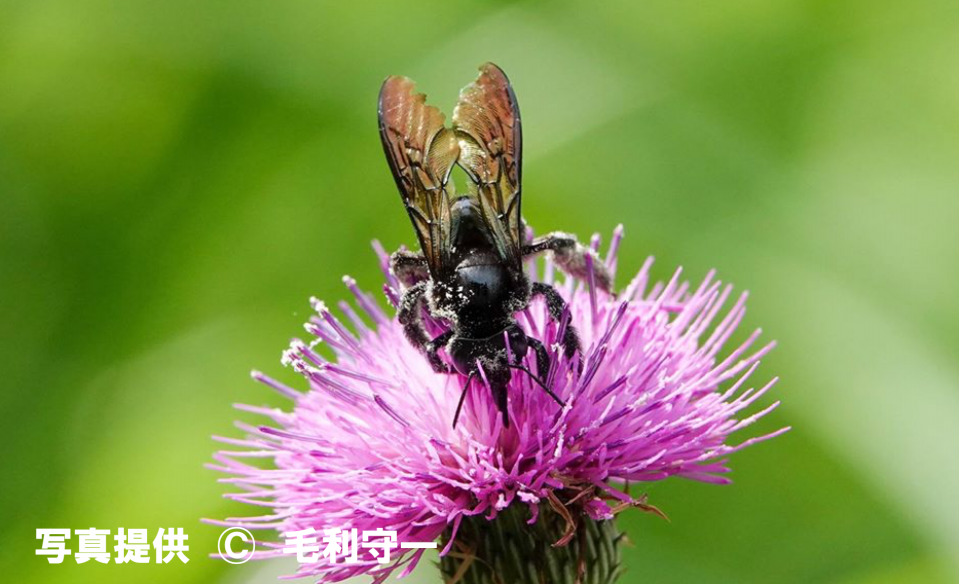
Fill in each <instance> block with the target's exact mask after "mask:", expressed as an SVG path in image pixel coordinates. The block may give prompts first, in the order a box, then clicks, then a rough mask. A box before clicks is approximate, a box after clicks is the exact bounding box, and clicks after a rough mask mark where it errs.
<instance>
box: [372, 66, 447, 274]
mask: <svg viewBox="0 0 959 584" xmlns="http://www.w3.org/2000/svg"><path fill="white" fill-rule="evenodd" d="M378 111H379V124H380V138H381V139H382V141H383V151H384V152H385V153H386V159H387V161H388V162H389V164H390V170H392V171H393V178H394V179H395V180H396V186H397V188H398V189H399V191H400V196H402V198H403V203H404V204H405V205H406V211H407V213H409V215H410V219H411V220H412V222H413V228H414V229H415V230H416V235H417V237H418V238H419V242H420V247H421V249H422V250H423V255H424V256H425V257H426V261H427V263H428V264H429V268H430V274H431V276H433V278H434V279H437V278H441V277H442V274H444V273H445V272H446V271H448V270H450V269H452V268H453V266H451V265H450V260H449V257H450V193H449V192H447V184H448V183H449V177H450V171H451V170H452V168H453V164H455V163H456V160H457V158H458V157H459V145H458V143H457V140H456V136H455V134H454V133H453V131H452V130H450V129H449V128H446V127H445V125H444V123H445V117H444V116H443V114H442V113H441V112H440V111H439V110H438V109H436V108H435V107H433V106H430V105H426V96H425V95H424V94H422V93H416V92H415V84H414V83H413V81H411V80H410V79H407V78H406V77H388V78H387V79H386V81H384V82H383V87H382V89H381V90H380V98H379V108H378ZM450 188H452V185H450Z"/></svg>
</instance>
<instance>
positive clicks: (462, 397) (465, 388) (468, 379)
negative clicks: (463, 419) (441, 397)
mask: <svg viewBox="0 0 959 584" xmlns="http://www.w3.org/2000/svg"><path fill="white" fill-rule="evenodd" d="M474 374H475V372H474V371H470V374H469V375H467V376H466V385H464V386H463V393H461V394H460V401H459V403H458V404H456V414H455V415H454V416H453V429H454V430H455V429H456V422H457V420H459V419H460V410H462V409H463V401H464V400H465V399H466V392H467V391H468V390H469V388H470V382H471V381H473V375H474Z"/></svg>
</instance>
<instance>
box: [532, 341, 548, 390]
mask: <svg viewBox="0 0 959 584" xmlns="http://www.w3.org/2000/svg"><path fill="white" fill-rule="evenodd" d="M526 342H527V343H529V346H530V347H532V348H533V351H535V352H536V373H537V374H538V375H539V377H540V379H545V380H548V379H549V370H550V359H549V352H548V351H547V350H546V345H544V344H543V343H541V342H540V340H539V339H534V338H533V337H528V338H527V339H526Z"/></svg>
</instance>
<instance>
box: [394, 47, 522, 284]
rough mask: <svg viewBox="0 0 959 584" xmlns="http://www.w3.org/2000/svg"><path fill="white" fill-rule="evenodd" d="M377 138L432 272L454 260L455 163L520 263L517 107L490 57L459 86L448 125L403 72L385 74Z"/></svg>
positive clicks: (438, 273)
mask: <svg viewBox="0 0 959 584" xmlns="http://www.w3.org/2000/svg"><path fill="white" fill-rule="evenodd" d="M379 121H380V137H381V138H382V140H383V149H384V150H385V152H386V158H387V160H388V161H389V164H390V169H391V170H392V171H393V178H394V179H396V186H397V187H398V188H399V190H400V195H401V196H402V197H403V202H404V203H405V204H406V210H407V212H409V215H410V219H412V221H413V227H414V228H415V229H416V233H417V236H418V237H419V241H420V246H421V248H422V250H423V255H424V256H425V258H426V261H427V264H428V265H429V269H430V274H431V275H432V276H433V277H434V278H442V277H443V275H445V274H447V273H448V272H449V271H450V270H452V269H453V268H455V266H453V265H451V258H450V253H451V249H450V248H451V242H450V236H451V235H450V220H451V216H450V215H451V211H450V209H451V200H450V198H451V191H452V185H451V184H449V180H450V173H451V171H452V170H453V166H454V165H455V164H459V165H460V166H461V167H462V168H463V170H465V171H466V173H467V175H469V178H470V180H471V182H472V184H471V188H470V195H471V196H472V197H473V198H474V200H475V201H476V202H477V204H478V206H479V209H480V211H481V214H482V217H483V220H484V222H485V223H486V225H487V227H488V228H489V230H490V233H491V234H492V235H493V239H494V242H495V244H496V248H497V251H498V252H499V254H500V256H501V257H502V259H503V260H504V261H506V262H509V263H510V264H512V265H515V266H516V267H520V265H521V262H522V250H521V246H522V241H523V238H522V233H521V230H522V229H523V227H522V220H521V219H520V174H521V168H520V165H521V156H522V132H521V129H520V117H519V107H518V106H517V104H516V96H515V95H513V89H512V87H510V84H509V80H508V79H507V78H506V75H505V74H504V73H503V71H502V70H501V69H500V68H499V67H497V66H496V65H493V64H492V63H487V64H485V65H483V66H482V67H480V75H479V77H478V78H477V79H476V81H474V82H473V83H471V84H470V85H468V86H466V87H465V88H463V90H462V91H461V92H460V98H459V103H457V105H456V109H454V110H453V125H452V127H451V128H448V127H446V125H445V116H444V115H443V114H442V113H441V112H440V111H439V110H438V109H437V108H435V107H433V106H430V105H426V96H425V95H423V94H422V93H416V92H415V89H414V84H413V82H412V81H411V80H409V79H407V78H406V77H389V78H388V79H387V80H386V81H385V82H384V83H383V88H382V89H381V90H380V101H379Z"/></svg>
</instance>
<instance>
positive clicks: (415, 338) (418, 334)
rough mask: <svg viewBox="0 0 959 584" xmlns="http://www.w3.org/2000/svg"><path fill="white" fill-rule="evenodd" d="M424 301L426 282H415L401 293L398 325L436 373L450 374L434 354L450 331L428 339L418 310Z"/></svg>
mask: <svg viewBox="0 0 959 584" xmlns="http://www.w3.org/2000/svg"><path fill="white" fill-rule="evenodd" d="M425 300H426V282H425V281H424V282H417V283H416V284H413V285H412V286H411V287H409V288H407V289H406V290H404V291H403V296H401V297H400V309H399V312H398V314H397V317H398V318H399V321H400V324H401V325H403V332H404V333H405V334H406V339H407V340H408V341H409V342H410V344H411V345H413V346H414V347H416V348H417V349H419V350H420V351H423V352H424V353H426V358H427V359H428V360H429V362H430V366H432V367H433V370H434V371H436V372H437V373H452V372H453V370H452V369H451V368H450V366H449V365H447V364H446V363H444V362H443V360H442V359H440V356H439V355H438V354H437V353H436V352H437V351H438V350H439V348H440V347H442V346H444V345H446V343H447V342H448V341H449V340H450V338H451V337H452V336H453V332H452V331H446V332H445V333H443V334H441V335H440V336H438V337H436V338H435V339H430V337H429V334H427V332H426V329H425V328H423V320H422V318H421V317H420V310H421V309H422V307H423V302H424V301H425Z"/></svg>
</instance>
